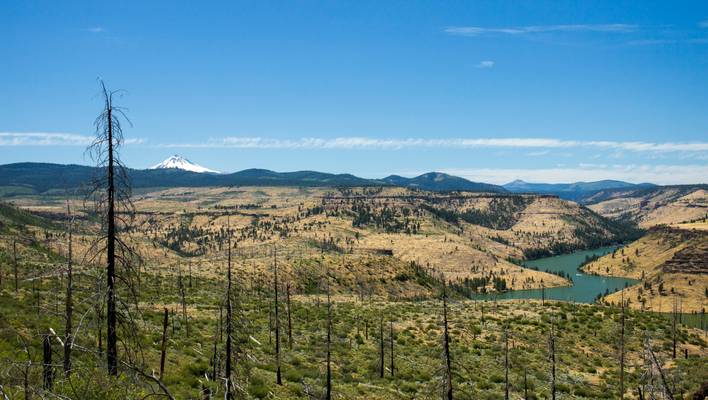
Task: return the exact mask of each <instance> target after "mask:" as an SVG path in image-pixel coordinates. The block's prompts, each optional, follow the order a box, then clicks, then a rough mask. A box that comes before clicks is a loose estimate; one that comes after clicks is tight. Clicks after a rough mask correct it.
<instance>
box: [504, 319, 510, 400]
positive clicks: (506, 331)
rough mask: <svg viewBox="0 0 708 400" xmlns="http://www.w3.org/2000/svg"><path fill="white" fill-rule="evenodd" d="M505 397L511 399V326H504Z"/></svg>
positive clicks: (507, 399) (506, 399)
mask: <svg viewBox="0 0 708 400" xmlns="http://www.w3.org/2000/svg"><path fill="white" fill-rule="evenodd" d="M504 399H505V400H509V326H508V325H505V326H504Z"/></svg>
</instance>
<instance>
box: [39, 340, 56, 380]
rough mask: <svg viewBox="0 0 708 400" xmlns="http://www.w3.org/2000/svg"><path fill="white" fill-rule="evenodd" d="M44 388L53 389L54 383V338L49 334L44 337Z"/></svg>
mask: <svg viewBox="0 0 708 400" xmlns="http://www.w3.org/2000/svg"><path fill="white" fill-rule="evenodd" d="M42 354H43V357H42V366H43V368H42V381H43V384H42V388H43V389H44V390H47V391H51V390H52V385H53V383H54V367H53V366H52V338H51V336H50V335H49V334H45V335H43V337H42Z"/></svg>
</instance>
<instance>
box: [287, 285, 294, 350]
mask: <svg viewBox="0 0 708 400" xmlns="http://www.w3.org/2000/svg"><path fill="white" fill-rule="evenodd" d="M285 296H286V301H287V306H288V348H289V349H290V350H292V349H293V320H292V316H291V313H290V282H288V284H287V285H286V286H285Z"/></svg>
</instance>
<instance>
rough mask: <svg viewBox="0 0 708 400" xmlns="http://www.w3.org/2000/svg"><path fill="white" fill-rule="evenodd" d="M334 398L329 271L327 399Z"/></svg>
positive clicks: (328, 282)
mask: <svg viewBox="0 0 708 400" xmlns="http://www.w3.org/2000/svg"><path fill="white" fill-rule="evenodd" d="M331 399H332V300H331V298H330V281H329V273H328V274H327V388H326V392H325V400H331Z"/></svg>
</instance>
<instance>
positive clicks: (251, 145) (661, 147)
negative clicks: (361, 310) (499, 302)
mask: <svg viewBox="0 0 708 400" xmlns="http://www.w3.org/2000/svg"><path fill="white" fill-rule="evenodd" d="M158 146H159V147H167V148H224V147H226V148H241V149H324V150H327V149H348V150H349V149H363V150H399V149H406V148H450V149H470V148H538V149H554V148H595V149H603V150H617V151H633V152H655V153H659V152H708V142H640V141H631V142H619V141H607V140H561V139H552V138H469V139H465V138H443V139H424V138H400V139H398V138H397V139H386V138H367V137H338V138H315V137H305V138H296V139H276V138H263V137H236V136H231V137H224V138H212V139H209V140H208V141H207V142H204V143H184V144H160V145H158Z"/></svg>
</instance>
